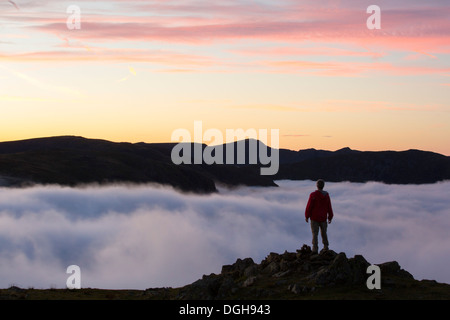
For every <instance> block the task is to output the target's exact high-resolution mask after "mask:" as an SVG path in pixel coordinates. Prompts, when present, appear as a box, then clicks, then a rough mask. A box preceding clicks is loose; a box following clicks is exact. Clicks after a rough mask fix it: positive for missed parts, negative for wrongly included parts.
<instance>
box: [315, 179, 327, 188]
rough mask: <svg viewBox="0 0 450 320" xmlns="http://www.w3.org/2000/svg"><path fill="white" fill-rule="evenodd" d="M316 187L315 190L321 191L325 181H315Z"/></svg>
mask: <svg viewBox="0 0 450 320" xmlns="http://www.w3.org/2000/svg"><path fill="white" fill-rule="evenodd" d="M316 186H317V189H319V190H323V187H324V186H325V181H323V180H322V179H319V180H317V182H316Z"/></svg>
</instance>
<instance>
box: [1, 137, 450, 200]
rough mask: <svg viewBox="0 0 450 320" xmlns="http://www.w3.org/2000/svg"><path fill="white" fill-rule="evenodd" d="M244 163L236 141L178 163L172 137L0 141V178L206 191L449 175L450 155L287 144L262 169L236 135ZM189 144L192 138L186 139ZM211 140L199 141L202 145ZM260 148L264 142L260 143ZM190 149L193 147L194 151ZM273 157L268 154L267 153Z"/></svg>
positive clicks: (428, 180)
mask: <svg viewBox="0 0 450 320" xmlns="http://www.w3.org/2000/svg"><path fill="white" fill-rule="evenodd" d="M240 143H243V145H244V149H243V150H245V157H244V161H243V163H242V164H241V163H239V164H238V162H237V160H238V159H237V155H238V150H240V149H239V142H235V143H233V144H229V145H228V146H229V147H231V148H232V149H228V148H227V145H224V146H223V151H224V153H223V160H224V161H223V162H224V163H226V161H225V160H226V158H227V151H230V150H233V152H234V156H233V157H232V158H231V159H233V160H234V161H233V164H214V165H207V164H205V163H203V164H196V165H193V164H181V165H175V164H174V163H173V162H172V160H171V152H172V148H173V147H174V146H176V143H150V144H149V143H116V142H110V141H106V140H98V139H86V138H83V137H76V136H60V137H48V138H37V139H28V140H21V141H11V142H2V143H0V185H6V186H23V185H30V184H61V185H71V186H74V185H79V184H88V183H99V184H108V183H119V182H120V183H159V184H164V185H170V186H173V187H175V188H177V189H179V190H182V191H192V192H201V193H209V192H215V191H217V188H216V187H217V185H218V184H223V185H226V186H238V185H245V186H276V183H275V180H280V179H293V180H305V179H311V180H316V179H318V178H323V179H325V180H327V181H353V182H365V181H381V182H385V183H399V184H407V183H415V184H420V183H433V182H437V181H442V180H446V179H450V158H449V157H447V156H443V155H440V154H436V153H432V152H425V151H420V150H408V151H402V152H394V151H383V152H362V151H355V150H351V149H349V148H344V149H340V150H337V151H325V150H315V149H307V150H299V151H292V150H286V149H279V150H272V149H270V148H268V151H267V152H268V154H269V155H271V154H272V153H273V152H278V153H279V162H280V166H279V170H278V173H277V174H276V175H273V176H262V175H260V170H259V169H260V167H261V166H262V165H261V164H260V163H259V162H258V163H257V164H251V162H250V158H249V149H250V143H255V145H256V146H257V149H256V150H257V151H259V149H260V148H261V147H266V146H265V145H263V144H262V143H261V142H257V141H252V140H245V141H241V142H240ZM189 145H190V146H191V148H192V151H193V150H194V144H189ZM208 148H209V151H211V148H212V147H208V146H206V145H202V146H201V150H202V151H204V150H205V149H208ZM264 151H265V149H264ZM192 157H194V152H192ZM272 160H274V159H272Z"/></svg>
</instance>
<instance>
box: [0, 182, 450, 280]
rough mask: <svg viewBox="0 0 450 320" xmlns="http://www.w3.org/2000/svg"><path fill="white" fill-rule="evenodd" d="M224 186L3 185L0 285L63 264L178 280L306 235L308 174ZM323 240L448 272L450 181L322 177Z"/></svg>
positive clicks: (430, 271)
mask: <svg viewBox="0 0 450 320" xmlns="http://www.w3.org/2000/svg"><path fill="white" fill-rule="evenodd" d="M278 184H279V185H280V187H278V188H273V187H268V188H263V187H242V188H237V189H232V190H229V189H226V188H220V190H219V193H217V194H212V195H194V194H185V193H179V192H177V191H175V190H173V189H171V188H165V187H161V186H155V185H145V186H126V185H117V186H109V187H98V186H97V187H96V186H90V187H85V188H69V187H61V186H36V187H32V188H25V189H14V188H1V189H0V287H1V288H6V287H9V286H11V285H16V286H20V287H24V288H28V287H34V288H64V287H65V286H66V280H67V278H68V276H69V275H68V274H66V268H67V267H68V266H69V265H73V264H75V265H78V266H80V268H81V286H82V287H86V288H88V287H89V288H111V289H124V288H127V289H145V288H150V287H167V286H172V287H178V286H183V285H185V284H188V283H191V282H193V281H195V280H197V279H199V278H201V277H202V275H203V274H210V273H220V270H221V267H222V265H225V264H231V263H234V262H235V261H236V259H237V258H246V257H251V258H253V259H254V260H255V262H257V263H259V262H261V260H262V259H264V258H265V256H267V254H268V253H270V252H278V253H282V252H284V251H285V250H287V251H291V252H294V251H295V250H296V249H299V248H300V247H301V246H302V245H303V244H308V245H310V242H311V231H310V228H309V225H308V224H307V223H306V222H305V219H304V208H305V206H306V202H307V200H308V196H309V193H310V192H312V191H314V189H315V183H314V182H312V181H278ZM325 189H326V190H327V191H328V192H329V193H330V195H331V199H332V205H333V209H334V211H335V218H334V220H333V222H332V223H331V224H330V225H329V229H328V230H329V231H328V234H329V240H330V248H331V249H333V250H334V251H336V252H345V253H346V254H347V256H348V257H352V256H354V255H355V254H362V255H363V256H364V257H365V258H366V259H367V260H368V261H369V262H370V263H382V262H386V261H392V260H396V261H398V262H399V263H400V265H401V266H402V268H404V269H406V270H408V271H409V272H411V273H412V274H413V275H414V276H415V278H416V279H434V280H437V281H439V282H446V283H450V272H449V271H448V266H449V265H450V236H449V232H448V230H450V182H442V183H436V184H428V185H386V184H382V183H375V182H370V183H347V182H343V183H327V184H326V186H325Z"/></svg>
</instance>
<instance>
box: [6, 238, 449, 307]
mask: <svg viewBox="0 0 450 320" xmlns="http://www.w3.org/2000/svg"><path fill="white" fill-rule="evenodd" d="M369 265H371V264H370V263H369V262H368V261H366V259H365V258H364V257H363V256H362V255H355V256H354V257H352V258H347V256H346V254H345V253H343V252H341V253H336V252H334V251H333V250H328V251H325V252H322V253H319V254H313V253H312V252H311V248H310V247H309V246H307V245H304V246H303V247H302V248H301V249H299V250H297V251H296V252H284V253H282V254H278V253H273V252H272V253H270V254H269V255H268V256H267V257H266V258H265V259H264V260H263V261H261V263H260V264H257V263H255V262H254V261H253V260H252V259H251V258H245V259H237V261H236V262H235V263H234V264H232V265H225V266H223V267H222V270H221V273H220V274H214V273H212V274H210V275H204V276H203V277H202V278H201V279H199V280H197V281H195V282H193V283H192V284H189V285H187V286H184V287H180V288H150V289H147V290H102V289H80V290H68V289H47V290H38V289H21V288H17V287H11V288H8V289H3V290H0V299H50V300H51V299H73V300H75V299H123V300H143V299H152V300H213V299H214V300H222V299H223V300H235V299H249V300H250V299H252V300H253V299H289V300H292V299H387V300H390V299H421V300H425V299H433V300H434V299H450V285H449V284H443V283H438V282H436V281H434V280H421V281H419V280H415V279H414V277H413V276H412V275H411V274H410V273H409V272H408V271H406V270H403V269H402V268H401V267H400V265H399V264H398V263H397V262H396V261H391V262H385V263H381V264H377V265H378V266H379V267H380V271H381V289H372V290H369V289H368V288H367V285H366V282H367V279H368V277H369V276H370V274H368V273H367V267H368V266H369Z"/></svg>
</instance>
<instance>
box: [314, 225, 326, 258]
mask: <svg viewBox="0 0 450 320" xmlns="http://www.w3.org/2000/svg"><path fill="white" fill-rule="evenodd" d="M327 226H328V224H327V222H326V221H324V222H317V221H313V220H311V231H312V251H314V252H317V251H318V250H319V248H318V242H319V241H318V235H319V229H320V236H321V237H322V243H323V247H324V248H325V249H328V236H327Z"/></svg>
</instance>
